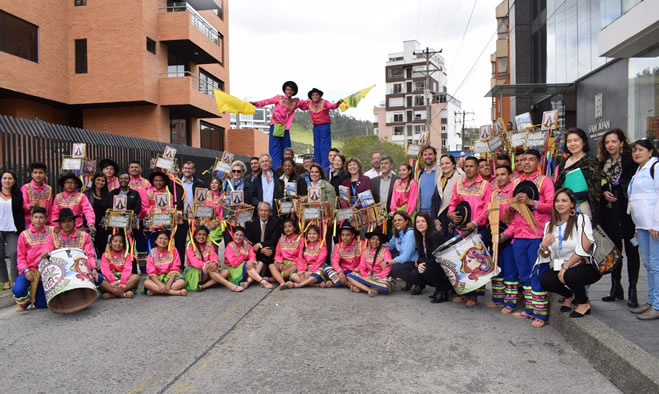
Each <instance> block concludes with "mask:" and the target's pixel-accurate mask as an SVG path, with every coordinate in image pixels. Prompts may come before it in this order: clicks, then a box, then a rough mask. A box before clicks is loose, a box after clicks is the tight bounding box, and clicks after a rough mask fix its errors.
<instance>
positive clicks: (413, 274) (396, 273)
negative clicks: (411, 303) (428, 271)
mask: <svg viewBox="0 0 659 394" xmlns="http://www.w3.org/2000/svg"><path fill="white" fill-rule="evenodd" d="M391 276H392V277H393V278H401V279H402V280H404V281H405V282H407V283H409V284H411V285H420V286H422V285H425V283H426V282H425V281H424V280H423V278H422V277H421V274H420V273H419V270H418V269H417V268H416V265H415V264H414V261H406V262H404V263H397V264H394V265H392V266H391Z"/></svg>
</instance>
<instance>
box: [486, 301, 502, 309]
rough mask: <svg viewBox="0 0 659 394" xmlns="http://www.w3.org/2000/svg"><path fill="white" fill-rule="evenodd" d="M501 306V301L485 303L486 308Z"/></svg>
mask: <svg viewBox="0 0 659 394" xmlns="http://www.w3.org/2000/svg"><path fill="white" fill-rule="evenodd" d="M502 306H503V302H494V301H490V302H488V303H487V307H488V308H501V307H502Z"/></svg>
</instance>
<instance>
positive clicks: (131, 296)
mask: <svg viewBox="0 0 659 394" xmlns="http://www.w3.org/2000/svg"><path fill="white" fill-rule="evenodd" d="M134 295H135V294H134V293H133V292H132V291H130V290H128V291H127V292H125V293H124V294H123V296H124V298H133V296H134Z"/></svg>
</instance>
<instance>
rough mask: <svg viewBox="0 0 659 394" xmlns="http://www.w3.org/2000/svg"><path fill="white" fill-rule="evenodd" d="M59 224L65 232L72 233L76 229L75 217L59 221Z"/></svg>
mask: <svg viewBox="0 0 659 394" xmlns="http://www.w3.org/2000/svg"><path fill="white" fill-rule="evenodd" d="M59 226H60V228H61V229H62V230H64V232H65V233H67V234H71V233H72V232H73V231H75V229H76V221H75V219H64V220H62V221H61V222H59Z"/></svg>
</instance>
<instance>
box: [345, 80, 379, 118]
mask: <svg viewBox="0 0 659 394" xmlns="http://www.w3.org/2000/svg"><path fill="white" fill-rule="evenodd" d="M374 87H375V85H373V86H369V87H367V88H366V89H362V90H360V91H359V92H357V93H353V94H351V95H350V96H348V97H346V98H344V99H343V102H342V103H341V105H339V108H341V112H346V111H347V110H348V108H354V107H356V106H357V104H359V102H360V101H361V99H363V98H364V97H366V95H367V94H368V92H369V91H370V90H371V89H373V88H374Z"/></svg>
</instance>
